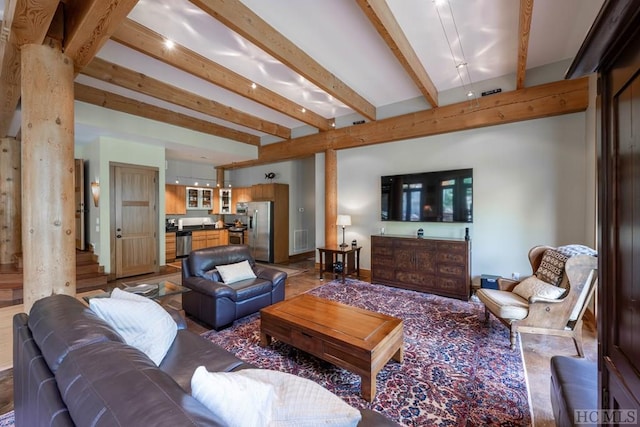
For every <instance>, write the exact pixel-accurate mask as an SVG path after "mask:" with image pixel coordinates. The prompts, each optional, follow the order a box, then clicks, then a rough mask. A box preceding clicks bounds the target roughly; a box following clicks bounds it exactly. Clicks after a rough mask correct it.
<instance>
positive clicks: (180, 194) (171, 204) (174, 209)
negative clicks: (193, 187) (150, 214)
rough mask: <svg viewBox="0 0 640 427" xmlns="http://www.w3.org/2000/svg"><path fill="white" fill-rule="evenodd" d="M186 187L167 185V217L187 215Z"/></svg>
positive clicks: (165, 195)
mask: <svg viewBox="0 0 640 427" xmlns="http://www.w3.org/2000/svg"><path fill="white" fill-rule="evenodd" d="M185 200H186V187H185V186H184V185H173V184H166V185H165V186H164V206H165V207H164V213H165V215H186V213H187V205H186V203H185Z"/></svg>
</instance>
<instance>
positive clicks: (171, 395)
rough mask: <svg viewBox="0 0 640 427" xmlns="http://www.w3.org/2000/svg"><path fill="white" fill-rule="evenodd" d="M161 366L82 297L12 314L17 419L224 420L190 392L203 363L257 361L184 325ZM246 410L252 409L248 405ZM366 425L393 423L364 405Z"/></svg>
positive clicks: (46, 301)
mask: <svg viewBox="0 0 640 427" xmlns="http://www.w3.org/2000/svg"><path fill="white" fill-rule="evenodd" d="M172 315H173V316H174V319H176V320H177V323H178V329H179V330H178V334H177V336H176V338H175V340H174V341H173V343H172V345H171V347H170V349H169V351H168V353H167V354H166V356H165V357H164V359H163V360H162V363H161V364H160V366H156V365H155V364H154V363H153V362H152V361H151V359H149V358H148V357H147V356H146V355H145V354H144V353H142V352H140V351H138V350H137V349H135V348H133V347H130V346H128V345H126V344H125V343H124V341H123V340H122V338H121V337H120V335H119V334H118V333H117V332H116V331H115V330H113V329H112V328H111V327H110V326H109V325H108V324H107V323H105V322H104V321H102V320H101V319H99V318H98V317H97V316H96V315H95V314H94V313H93V312H92V311H91V310H89V308H87V307H86V306H85V305H84V304H82V303H81V302H80V301H78V300H77V299H75V298H73V297H70V296H66V295H54V296H50V297H47V298H43V299H41V300H39V301H37V302H36V303H35V304H34V305H33V308H32V309H31V312H30V314H29V315H27V314H26V313H20V314H17V315H16V316H14V318H13V335H14V342H13V344H14V355H13V375H14V407H15V419H16V425H17V426H29V427H36V426H54V427H57V426H74V425H75V426H97V427H99V426H105V427H106V426H109V427H111V426H115V425H119V426H172V427H173V426H222V425H223V424H222V422H221V421H220V419H219V418H218V417H217V416H216V414H215V413H213V412H211V411H209V410H208V409H207V408H206V407H205V406H203V405H202V404H201V403H200V402H198V401H197V400H196V399H194V398H193V397H191V395H190V391H191V389H190V387H191V376H192V375H193V372H194V371H195V369H196V368H197V367H198V366H205V367H206V369H207V370H209V371H216V372H222V371H224V372H230V371H235V370H238V369H243V368H250V367H254V366H251V365H248V364H246V363H244V362H243V361H242V360H240V359H238V358H237V357H235V356H234V355H233V354H231V353H229V352H227V351H226V350H224V349H223V348H222V347H219V346H217V345H215V344H213V343H212V342H210V341H208V340H206V339H205V338H203V337H201V336H199V335H197V334H195V333H193V332H191V331H189V330H187V329H186V324H185V322H184V319H183V318H182V317H180V316H179V315H178V314H177V313H172ZM247 410H250V409H249V408H247ZM361 412H362V415H363V418H362V421H361V422H360V423H359V425H360V426H393V425H396V424H395V423H393V422H392V421H389V420H387V419H386V418H384V417H383V416H381V415H380V414H378V413H376V412H373V411H369V410H362V411H361Z"/></svg>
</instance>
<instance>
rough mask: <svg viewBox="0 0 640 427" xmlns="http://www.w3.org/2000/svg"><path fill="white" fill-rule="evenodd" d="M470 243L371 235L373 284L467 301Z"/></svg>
mask: <svg viewBox="0 0 640 427" xmlns="http://www.w3.org/2000/svg"><path fill="white" fill-rule="evenodd" d="M470 252H471V242H470V241H467V240H462V239H432V238H424V239H419V238H416V237H409V236H390V235H389V236H387V235H379V236H371V283H381V284H384V285H391V286H395V287H399V288H404V289H412V290H415V291H421V292H428V293H432V294H437V295H442V296H446V297H452V298H458V299H462V300H468V299H469V295H470V292H471V276H470V271H471V268H470V264H471V253H470Z"/></svg>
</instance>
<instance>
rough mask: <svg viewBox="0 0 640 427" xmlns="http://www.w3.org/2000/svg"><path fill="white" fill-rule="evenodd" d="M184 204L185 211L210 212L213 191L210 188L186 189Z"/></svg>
mask: <svg viewBox="0 0 640 427" xmlns="http://www.w3.org/2000/svg"><path fill="white" fill-rule="evenodd" d="M186 204H187V209H206V210H212V209H213V190H212V189H211V188H198V187H187V191H186ZM185 213H186V212H185Z"/></svg>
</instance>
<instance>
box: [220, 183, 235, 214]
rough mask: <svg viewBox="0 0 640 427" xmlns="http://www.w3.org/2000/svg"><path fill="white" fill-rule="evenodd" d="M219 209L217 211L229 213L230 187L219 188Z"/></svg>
mask: <svg viewBox="0 0 640 427" xmlns="http://www.w3.org/2000/svg"><path fill="white" fill-rule="evenodd" d="M219 193H220V210H219V212H218V213H221V214H230V213H231V193H232V191H231V188H221V189H220V191H219Z"/></svg>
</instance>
